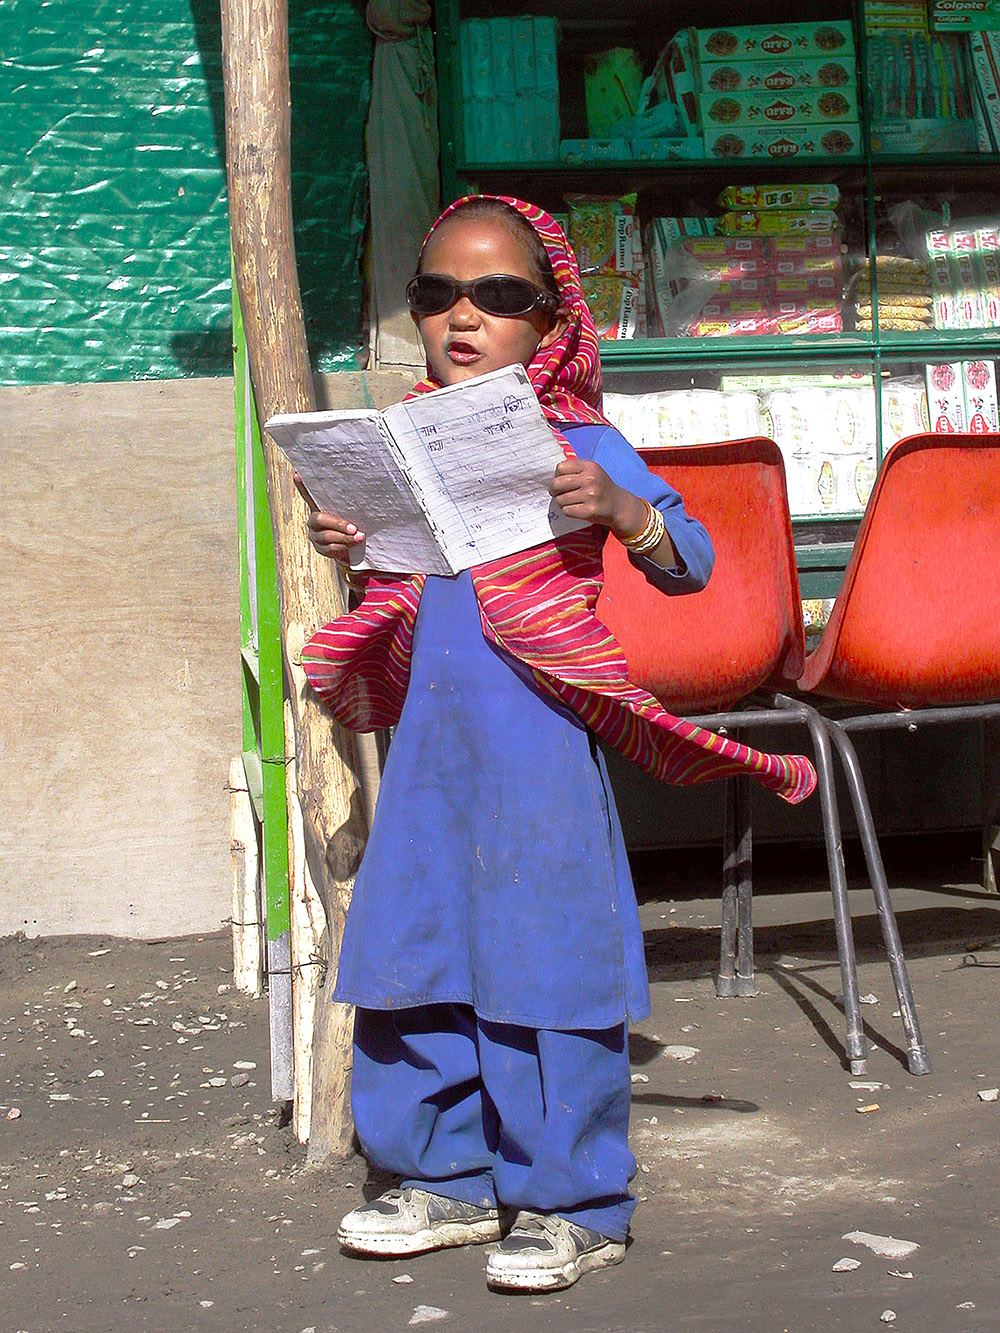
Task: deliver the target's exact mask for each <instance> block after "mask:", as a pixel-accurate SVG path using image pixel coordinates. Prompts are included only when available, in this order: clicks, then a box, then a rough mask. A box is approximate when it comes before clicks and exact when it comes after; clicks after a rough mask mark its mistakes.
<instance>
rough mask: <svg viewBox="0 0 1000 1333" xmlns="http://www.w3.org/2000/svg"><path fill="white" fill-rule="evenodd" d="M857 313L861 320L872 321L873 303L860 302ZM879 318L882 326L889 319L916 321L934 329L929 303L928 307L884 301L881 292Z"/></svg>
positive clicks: (903, 302) (904, 302) (907, 302)
mask: <svg viewBox="0 0 1000 1333" xmlns="http://www.w3.org/2000/svg"><path fill="white" fill-rule="evenodd" d="M857 312H858V318H859V319H871V317H872V303H871V301H870V300H869V301H860V302H859V303H858V305H857ZM878 318H879V323H880V324H885V323H886V321H887V320H889V319H915V320H917V321H918V322H919V323H922V324H924V325H925V326H926V327H927V328H929V329H930V328H933V327H934V310H933V307H932V306H931V305H930V303H929V302H928V304H927V305H914V304H912V303H911V302H909V301H905V300H899V301H890V300H883V299H882V294H881V292H880V293H879V299H878Z"/></svg>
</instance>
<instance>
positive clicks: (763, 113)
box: [701, 88, 858, 128]
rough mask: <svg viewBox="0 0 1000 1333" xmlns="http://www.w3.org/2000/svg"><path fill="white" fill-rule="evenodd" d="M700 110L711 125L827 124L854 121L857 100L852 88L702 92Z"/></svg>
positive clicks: (704, 119) (856, 113)
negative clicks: (712, 93)
mask: <svg viewBox="0 0 1000 1333" xmlns="http://www.w3.org/2000/svg"><path fill="white" fill-rule="evenodd" d="M701 114H702V119H703V121H704V124H705V127H706V128H708V127H709V126H713V125H827V124H830V123H831V122H837V121H841V120H848V121H857V119H858V100H857V97H856V96H855V92H854V89H853V88H842V89H841V88H826V89H814V88H803V89H799V90H798V91H796V92H791V93H787V94H786V93H773V92H770V91H769V90H768V89H766V88H765V89H763V90H760V91H756V92H748V93H717V94H715V95H713V96H708V95H705V94H703V95H702V99H701Z"/></svg>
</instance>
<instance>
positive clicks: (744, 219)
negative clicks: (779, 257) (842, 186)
mask: <svg viewBox="0 0 1000 1333" xmlns="http://www.w3.org/2000/svg"><path fill="white" fill-rule="evenodd" d="M718 230H719V232H720V233H721V234H722V235H723V236H797V235H803V234H813V235H824V234H825V235H832V234H833V233H834V232H837V233H839V231H840V219H839V218H838V217H837V215H836V213H835V212H834V211H833V209H831V208H785V209H775V210H773V211H770V212H760V213H758V212H755V211H753V210H751V209H741V210H740V211H739V212H735V211H734V212H729V213H723V215H722V217H721V218H719V223H718Z"/></svg>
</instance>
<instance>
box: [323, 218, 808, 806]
mask: <svg viewBox="0 0 1000 1333" xmlns="http://www.w3.org/2000/svg"><path fill="white" fill-rule="evenodd" d="M480 198H491V199H497V200H499V202H500V203H502V204H505V205H506V206H507V207H509V208H511V209H513V210H514V211H515V212H517V213H519V214H520V215H521V216H522V217H523V218H525V219H526V220H527V221H528V222H529V223H530V224H531V226H532V227H533V228H534V229H535V232H536V233H537V235H538V236H539V238H540V239H541V241H542V244H543V245H544V246H545V250H546V252H547V254H548V256H549V259H550V261H551V263H552V269H553V272H554V274H555V278H556V282H557V284H558V287H559V291H560V295H561V307H560V308H561V310H562V311H563V313H564V314H565V315H566V316H567V327H566V329H565V331H564V332H563V333H562V334H561V335H560V336H559V338H557V339H556V340H555V341H554V342H553V343H551V344H550V345H549V346H548V347H545V348H540V349H539V351H538V352H537V353H536V355H535V356H534V357H533V358H532V361H531V363H530V365H529V366H528V367H527V369H528V374H529V377H530V379H531V383H532V385H533V387H534V389H535V392H536V394H537V395H538V399H539V402H540V403H541V406H542V410H543V411H544V412H545V415H546V417H547V418H548V419H549V421H551V422H553V423H560V422H562V423H565V422H603V421H604V419H605V418H604V417H603V416H602V415H601V411H600V407H601V364H600V357H599V350H598V342H597V332H596V329H595V326H594V321H593V317H592V316H591V313H590V310H589V309H588V307H587V303H586V301H585V300H584V297H583V292H582V290H581V288H580V274H579V270H578V268H577V263H576V259H575V257H574V255H573V252H572V250H571V249H570V247H569V243H568V242H567V240H566V237H565V235H564V234H563V231H562V228H561V227H559V225H558V224H557V223H556V222H555V220H554V219H553V218H552V217H551V216H550V215H549V214H548V213H546V212H545V211H544V210H543V209H541V208H537V207H535V206H534V205H533V204H527V203H524V202H523V201H522V200H520V199H514V198H509V197H507V196H503V195H486V196H482V195H472V196H468V197H467V198H465V199H460V200H458V201H457V202H456V203H454V204H451V205H449V207H448V208H446V209H445V210H444V212H443V213H442V214H441V216H440V218H438V220H437V222H436V223H435V224H434V226H433V227H432V228H431V231H430V233H429V235H433V234H434V232H435V231H436V230H437V228H438V227H439V226H440V225H441V223H442V222H444V221H445V220H446V219H447V218H450V217H452V216H453V215H454V214H455V213H456V212H457V211H458V210H460V209H461V208H462V207H464V206H465V205H466V204H468V203H469V202H471V201H472V200H473V199H480ZM426 243H427V242H426V241H425V242H424V244H425V245H426ZM439 387H440V385H439V384H438V383H437V381H435V380H434V379H433V378H432V377H431V376H430V375H428V377H427V378H426V379H424V380H421V382H420V383H419V384H417V385H415V386H414V388H413V390H412V393H414V394H418V393H429V392H432V391H433V390H434V389H436V388H439ZM555 433H556V435H557V436H558V438H559V440H560V442H561V443H562V445H563V448H564V449H565V450H566V452H567V453H572V450H571V448H570V446H569V444H568V442H567V441H566V439H565V437H564V436H562V435H561V434H560V433H559V431H558V430H556V432H555ZM603 540H604V534H603V532H602V531H600V530H599V529H597V528H596V527H589V528H585V529H582V530H581V531H578V532H573V533H570V534H569V535H568V536H565V537H561V538H559V539H558V540H557V541H553V542H547V543H546V544H545V545H543V546H537V547H534V548H533V549H532V550H529V551H522V552H520V553H518V554H517V555H513V556H507V557H505V558H504V559H501V560H494V561H491V562H490V563H489V564H484V565H478V566H476V567H475V568H474V569H473V570H471V571H470V572H471V576H472V583H473V586H474V588H475V591H476V598H477V600H478V603H479V613H480V621H481V624H482V629H483V633H484V635H485V636H486V638H487V639H488V640H489V641H490V642H491V643H494V644H496V645H497V646H498V647H500V648H502V649H503V650H505V651H506V652H508V653H510V654H511V655H512V656H513V657H516V658H518V659H519V660H520V661H522V662H524V663H525V664H526V665H528V666H529V667H531V669H532V673H533V675H534V678H535V681H536V682H537V684H538V687H539V688H540V689H541V690H542V691H544V692H545V693H547V694H549V695H551V696H552V697H554V698H556V699H558V700H560V701H561V702H562V703H563V704H565V705H567V706H568V707H569V708H571V709H572V710H573V711H574V712H575V713H576V714H577V715H578V716H579V717H580V718H581V719H582V721H583V722H584V723H585V724H586V725H587V726H588V727H589V728H590V729H591V730H592V731H593V732H594V733H595V734H596V735H598V736H600V737H601V738H602V739H603V740H605V741H607V743H608V744H610V745H612V746H614V747H615V748H616V749H618V750H619V751H620V752H621V753H622V754H623V755H624V756H625V757H626V758H627V759H630V760H631V761H632V762H633V763H635V764H637V765H638V766H639V767H640V768H642V769H643V770H644V771H645V772H648V773H651V774H652V775H653V776H654V777H657V778H660V779H662V780H663V781H666V782H675V783H683V784H691V783H698V782H706V781H708V780H710V779H712V778H725V777H730V776H733V775H734V774H737V773H750V774H751V775H752V776H754V777H756V778H757V779H758V780H759V781H760V782H761V783H762V784H763V785H764V786H765V787H768V788H769V789H770V790H772V791H775V792H777V794H778V795H779V796H781V797H783V798H784V799H785V800H786V801H789V802H791V803H793V804H794V803H796V802H798V801H801V800H804V799H805V797H806V796H808V795H809V793H810V792H811V791H812V790H813V788H814V787H815V785H816V773H815V770H814V769H813V767H812V765H811V764H810V762H809V760H808V759H806V758H805V757H804V756H802V755H775V754H767V753H765V752H764V751H762V750H754V749H752V748H751V747H749V746H747V745H742V744H740V743H739V742H738V741H734V740H730V739H729V738H724V737H722V736H717V735H716V734H715V733H714V732H711V731H706V730H705V729H704V728H702V727H697V726H695V725H694V724H693V723H691V722H687V721H685V720H684V719H683V718H678V717H674V716H673V715H672V714H670V713H668V712H667V711H666V710H665V709H664V708H663V707H662V705H661V704H660V703H659V701H658V700H657V699H655V698H654V697H653V696H652V695H651V694H649V693H648V692H647V691H646V690H643V689H641V688H639V687H638V686H636V685H633V684H632V683H631V682H630V680H629V678H628V665H627V663H626V661H625V655H624V653H623V652H622V650H621V647H620V646H619V644H618V642H617V640H616V639H615V638H614V636H613V635H612V634H611V633H610V631H609V630H608V629H607V628H606V627H605V626H604V625H603V624H602V623H601V622H600V621H599V620H598V619H597V616H596V614H595V607H596V605H597V597H598V594H599V593H600V590H601V583H602V579H603V566H602V561H601V547H602V545H603ZM425 578H426V575H423V574H414V575H412V576H410V577H409V578H398V577H382V576H379V575H372V576H371V577H370V578H369V579H368V581H367V586H366V589H365V595H364V599H363V601H362V603H361V605H360V606H359V607H358V609H357V610H356V611H352V612H350V613H349V614H347V615H345V616H341V617H340V618H339V619H338V620H335V621H333V623H332V624H330V625H326V626H324V628H323V629H321V630H318V631H317V632H316V634H314V635H313V637H312V638H311V639H310V640H309V642H308V643H307V644H306V646H305V648H304V649H303V652H302V665H303V667H304V668H305V672H306V675H307V677H308V678H309V681H310V684H311V685H312V686H313V688H314V689H315V690H316V691H317V692H318V693H319V694H320V696H321V697H322V698H323V699H324V700H325V701H326V702H327V703H328V704H329V706H330V708H331V710H332V711H333V713H334V715H335V716H336V717H337V719H338V720H339V721H340V722H341V723H342V724H343V725H344V726H346V727H348V728H350V729H351V730H354V731H374V730H378V729H379V728H381V727H386V726H392V725H393V724H394V723H395V722H396V721H397V720H398V719H399V715H400V711H401V709H402V706H403V700H404V698H405V695H406V689H407V685H408V682H409V668H410V653H411V649H412V644H413V627H414V624H415V622H416V616H417V607H418V604H419V600H420V591H421V589H422V587H423V585H424V581H425Z"/></svg>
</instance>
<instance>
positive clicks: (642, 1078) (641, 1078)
mask: <svg viewBox="0 0 1000 1333" xmlns="http://www.w3.org/2000/svg"><path fill="white" fill-rule="evenodd" d="M632 1082H633V1083H648V1082H649V1075H648V1074H633V1075H632Z"/></svg>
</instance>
